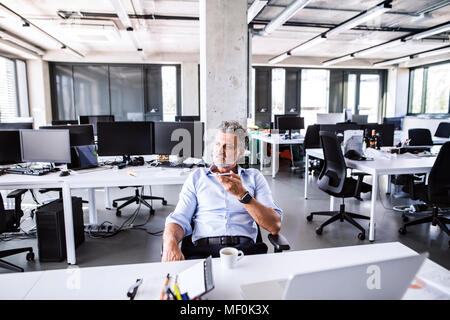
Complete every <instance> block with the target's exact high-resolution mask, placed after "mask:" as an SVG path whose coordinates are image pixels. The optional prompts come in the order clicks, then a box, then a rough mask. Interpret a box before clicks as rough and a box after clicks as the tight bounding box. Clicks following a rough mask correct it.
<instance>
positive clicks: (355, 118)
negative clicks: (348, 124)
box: [351, 114, 369, 124]
mask: <svg viewBox="0 0 450 320" xmlns="http://www.w3.org/2000/svg"><path fill="white" fill-rule="evenodd" d="M368 118H369V116H368V115H367V114H354V115H352V118H351V119H352V122H355V123H357V124H366V123H367V120H368Z"/></svg>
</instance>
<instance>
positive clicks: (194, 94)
mask: <svg viewBox="0 0 450 320" xmlns="http://www.w3.org/2000/svg"><path fill="white" fill-rule="evenodd" d="M198 84H199V79H198V64H197V63H192V62H183V63H182V65H181V101H182V103H181V113H182V115H186V116H197V115H199V106H200V104H199V95H198V93H199V88H198Z"/></svg>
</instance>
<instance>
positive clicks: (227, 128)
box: [217, 120, 248, 151]
mask: <svg viewBox="0 0 450 320" xmlns="http://www.w3.org/2000/svg"><path fill="white" fill-rule="evenodd" d="M217 129H218V130H219V131H220V132H224V133H232V134H234V135H236V136H237V140H238V150H243V151H244V150H246V149H247V147H248V134H247V130H245V128H244V127H243V126H242V125H241V124H240V123H239V122H238V121H234V120H231V121H222V123H221V124H219V126H218V127H217Z"/></svg>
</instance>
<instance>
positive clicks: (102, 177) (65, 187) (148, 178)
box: [0, 165, 190, 264]
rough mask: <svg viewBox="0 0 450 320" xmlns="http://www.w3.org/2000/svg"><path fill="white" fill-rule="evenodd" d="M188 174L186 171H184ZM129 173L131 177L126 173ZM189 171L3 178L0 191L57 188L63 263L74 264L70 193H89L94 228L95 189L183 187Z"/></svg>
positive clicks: (139, 170)
mask: <svg viewBox="0 0 450 320" xmlns="http://www.w3.org/2000/svg"><path fill="white" fill-rule="evenodd" d="M188 170H189V169H188ZM129 171H133V172H134V173H135V176H132V175H130V174H129V173H128V172H129ZM189 173H190V171H187V170H185V169H180V168H164V167H156V168H155V167H149V166H148V165H145V166H140V167H128V168H124V169H121V170H118V169H106V170H105V169H103V168H99V169H98V170H96V171H91V172H87V173H83V172H82V171H79V172H74V173H72V174H71V175H69V176H66V177H60V176H59V173H50V174H46V175H43V176H37V177H36V176H28V175H16V174H6V175H3V176H1V177H0V189H37V188H61V189H62V193H63V203H64V225H65V232H66V248H67V263H68V264H75V263H76V256H75V240H74V233H73V218H72V197H71V190H72V189H88V191H89V219H90V223H92V224H96V223H97V222H96V221H97V211H96V209H95V192H94V191H95V188H107V187H118V186H141V185H145V186H153V185H177V184H183V183H184V181H185V180H186V178H187V176H188V175H189Z"/></svg>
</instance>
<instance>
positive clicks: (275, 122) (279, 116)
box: [271, 114, 298, 129]
mask: <svg viewBox="0 0 450 320" xmlns="http://www.w3.org/2000/svg"><path fill="white" fill-rule="evenodd" d="M281 117H298V114H274V115H273V125H274V126H275V127H274V128H271V129H278V118H281Z"/></svg>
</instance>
